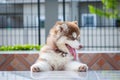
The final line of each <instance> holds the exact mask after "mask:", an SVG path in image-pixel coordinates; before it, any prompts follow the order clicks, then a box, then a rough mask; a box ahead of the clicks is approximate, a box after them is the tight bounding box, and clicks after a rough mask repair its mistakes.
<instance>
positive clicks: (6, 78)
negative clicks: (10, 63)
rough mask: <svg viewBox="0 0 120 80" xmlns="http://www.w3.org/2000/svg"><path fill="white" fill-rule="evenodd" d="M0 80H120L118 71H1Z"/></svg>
mask: <svg viewBox="0 0 120 80" xmlns="http://www.w3.org/2000/svg"><path fill="white" fill-rule="evenodd" d="M0 80H120V71H88V72H81V73H80V72H79V73H78V72H70V71H52V72H40V73H31V72H30V71H16V72H15V71H11V72H10V71H9V72H8V71H2V72H0Z"/></svg>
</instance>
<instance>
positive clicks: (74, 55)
mask: <svg viewBox="0 0 120 80" xmlns="http://www.w3.org/2000/svg"><path fill="white" fill-rule="evenodd" d="M66 46H67V48H68V49H69V51H70V53H71V54H72V56H73V57H74V60H76V51H75V49H74V48H72V47H71V46H69V45H66Z"/></svg>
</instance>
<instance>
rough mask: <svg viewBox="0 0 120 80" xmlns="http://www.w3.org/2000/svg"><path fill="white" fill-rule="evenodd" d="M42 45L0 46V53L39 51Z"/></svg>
mask: <svg viewBox="0 0 120 80" xmlns="http://www.w3.org/2000/svg"><path fill="white" fill-rule="evenodd" d="M41 47H42V45H30V44H25V45H15V46H1V47H0V51H18V50H20V51H26V50H35V51H39V50H40V49H41Z"/></svg>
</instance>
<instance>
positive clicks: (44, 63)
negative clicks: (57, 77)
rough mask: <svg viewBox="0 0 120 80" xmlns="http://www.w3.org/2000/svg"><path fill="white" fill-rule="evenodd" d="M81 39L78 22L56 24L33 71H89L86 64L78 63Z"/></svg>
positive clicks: (32, 68) (32, 67)
mask: <svg viewBox="0 0 120 80" xmlns="http://www.w3.org/2000/svg"><path fill="white" fill-rule="evenodd" d="M79 39H80V29H79V27H78V24H77V21H73V22H60V21H59V22H56V24H55V25H54V26H53V27H52V29H51V30H50V32H49V36H48V37H47V42H46V45H45V46H44V47H43V48H42V49H41V51H40V54H39V58H38V59H37V61H36V62H35V64H33V65H32V66H31V71H32V72H40V71H53V70H69V71H79V72H85V71H87V70H88V67H87V65H86V64H83V63H81V62H79V61H76V57H77V56H76V51H75V49H78V50H79V49H81V48H82V46H81V45H80V43H79Z"/></svg>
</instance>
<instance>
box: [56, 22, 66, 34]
mask: <svg viewBox="0 0 120 80" xmlns="http://www.w3.org/2000/svg"><path fill="white" fill-rule="evenodd" d="M67 28H68V26H67V24H65V23H63V24H61V25H58V26H56V29H57V30H58V31H59V32H62V31H66V30H67Z"/></svg>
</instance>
